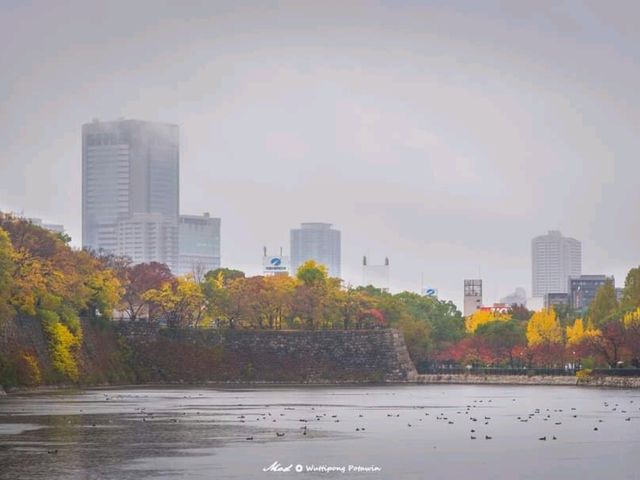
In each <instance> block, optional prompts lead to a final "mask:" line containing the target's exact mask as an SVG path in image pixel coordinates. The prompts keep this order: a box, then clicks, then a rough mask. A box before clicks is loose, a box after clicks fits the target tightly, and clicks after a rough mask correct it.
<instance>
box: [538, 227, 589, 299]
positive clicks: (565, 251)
mask: <svg viewBox="0 0 640 480" xmlns="http://www.w3.org/2000/svg"><path fill="white" fill-rule="evenodd" d="M531 273H532V279H531V283H532V285H531V286H532V295H533V296H534V297H544V296H545V295H546V294H548V293H568V285H569V283H568V282H569V277H570V276H576V275H581V274H582V245H581V243H580V242H579V241H578V240H576V239H575V238H568V237H563V236H562V234H561V233H560V232H559V231H557V230H551V231H549V233H548V234H547V235H541V236H539V237H535V238H534V239H533V240H532V241H531Z"/></svg>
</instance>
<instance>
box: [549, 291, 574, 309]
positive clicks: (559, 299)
mask: <svg viewBox="0 0 640 480" xmlns="http://www.w3.org/2000/svg"><path fill="white" fill-rule="evenodd" d="M556 305H569V294H568V293H547V294H546V295H545V296H544V308H551V307H555V306H556Z"/></svg>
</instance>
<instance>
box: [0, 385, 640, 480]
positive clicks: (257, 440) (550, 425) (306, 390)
mask: <svg viewBox="0 0 640 480" xmlns="http://www.w3.org/2000/svg"><path fill="white" fill-rule="evenodd" d="M596 429H597V430H596ZM358 430H359V431H358ZM471 430H475V432H472V431H471ZM305 432H306V433H305ZM278 434H281V435H280V436H278ZM282 434H284V435H282ZM472 436H473V437H475V439H472V438H471V437H472ZM554 436H555V438H556V439H555V440H554V439H553V437H554ZM486 437H490V438H486ZM542 437H546V440H540V438H542ZM639 447H640V392H638V391H628V390H604V389H603V390H599V389H586V388H574V387H537V386H536V387H528V386H513V387H511V386H471V385H469V386H457V385H420V386H418V385H415V386H413V385H412V386H380V387H371V386H366V387H334V386H331V387H291V388H285V387H282V388H250V389H240V388H235V389H218V388H185V389H175V388H159V389H117V390H115V389H114V390H87V391H81V392H76V393H68V392H65V393H56V394H38V395H13V396H9V397H8V398H3V399H0V479H3V480H4V479H45V478H46V479H251V478H260V479H268V478H315V479H318V478H357V479H466V478H469V479H471V478H473V479H485V478H487V479H489V478H490V479H518V478H522V479H542V478H544V479H580V480H588V479H603V478H606V479H611V480H613V479H640V454H639V452H640V450H639ZM274 462H279V464H280V465H281V466H282V467H284V468H286V467H289V465H291V466H292V467H291V471H290V472H265V471H263V470H264V469H265V468H267V467H269V466H270V465H272V464H273V463H274ZM298 465H299V467H298V468H299V469H300V468H301V469H303V471H302V472H301V473H297V472H296V471H295V468H296V466H298ZM313 465H315V466H319V467H320V468H321V469H325V470H332V469H333V471H316V472H308V471H307V468H308V467H311V466H313ZM349 465H353V466H360V467H362V468H364V469H366V468H372V467H373V469H374V470H371V471H369V472H366V471H365V472H359V473H356V472H353V471H352V472H349V471H348V468H349ZM342 468H344V469H345V473H342V472H341V469H342Z"/></svg>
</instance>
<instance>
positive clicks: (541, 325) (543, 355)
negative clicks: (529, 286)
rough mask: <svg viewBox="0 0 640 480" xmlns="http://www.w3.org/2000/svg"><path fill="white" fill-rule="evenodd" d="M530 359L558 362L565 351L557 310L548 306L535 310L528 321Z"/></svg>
mask: <svg viewBox="0 0 640 480" xmlns="http://www.w3.org/2000/svg"><path fill="white" fill-rule="evenodd" d="M527 345H528V350H529V352H528V353H529V357H528V358H529V361H531V360H533V359H537V361H539V362H545V363H557V362H558V361H560V360H561V356H562V353H563V346H564V342H563V338H562V327H561V325H560V322H559V321H558V317H557V315H556V311H555V310H554V309H553V308H546V309H543V310H540V311H537V312H535V313H534V314H533V315H532V316H531V319H530V320H529V322H528V323H527Z"/></svg>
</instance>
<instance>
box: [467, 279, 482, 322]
mask: <svg viewBox="0 0 640 480" xmlns="http://www.w3.org/2000/svg"><path fill="white" fill-rule="evenodd" d="M481 307H482V280H479V279H478V280H465V281H464V316H465V317H468V316H469V315H473V314H474V313H475V312H476V310H479V309H480V308H481Z"/></svg>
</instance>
